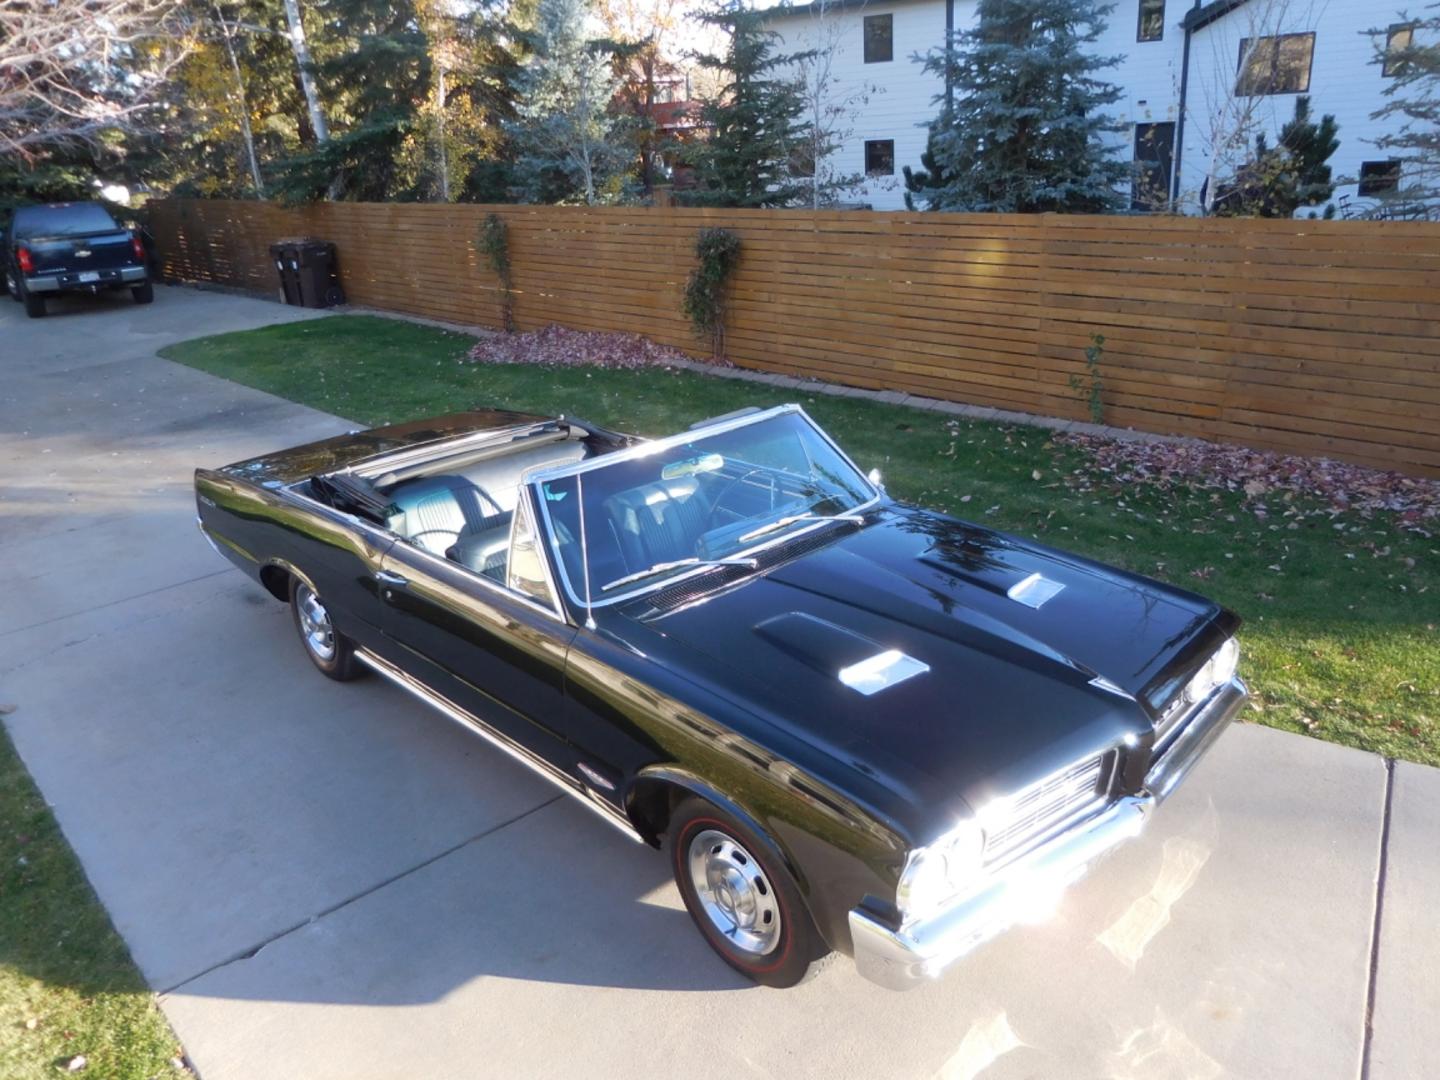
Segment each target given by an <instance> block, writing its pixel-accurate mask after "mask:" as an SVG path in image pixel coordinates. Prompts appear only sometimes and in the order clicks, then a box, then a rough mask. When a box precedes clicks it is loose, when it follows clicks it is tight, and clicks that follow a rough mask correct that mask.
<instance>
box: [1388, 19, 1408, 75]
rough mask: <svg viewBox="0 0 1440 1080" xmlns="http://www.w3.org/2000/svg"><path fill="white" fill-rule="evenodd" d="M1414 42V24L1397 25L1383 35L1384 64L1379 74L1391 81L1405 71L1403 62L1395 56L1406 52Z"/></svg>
mask: <svg viewBox="0 0 1440 1080" xmlns="http://www.w3.org/2000/svg"><path fill="white" fill-rule="evenodd" d="M1414 40H1415V24H1414V23H1399V24H1397V25H1395V26H1392V27H1390V29H1389V31H1388V32H1387V33H1386V34H1385V63H1384V65H1383V66H1382V67H1381V68H1380V74H1381V75H1383V76H1384V77H1385V78H1387V79H1393V78H1394V77H1395V76H1396V75H1401V74H1403V73H1404V71H1405V61H1404V60H1403V59H1401V57H1400V56H1397V55H1396V54H1397V53H1404V52H1406V51H1407V50H1408V49H1409V48H1410V46H1411V44H1412V43H1413V42H1414Z"/></svg>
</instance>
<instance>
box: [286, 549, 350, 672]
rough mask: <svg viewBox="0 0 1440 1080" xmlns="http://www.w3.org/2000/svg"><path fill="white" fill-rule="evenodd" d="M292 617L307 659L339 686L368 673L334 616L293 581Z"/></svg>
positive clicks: (311, 594)
mask: <svg viewBox="0 0 1440 1080" xmlns="http://www.w3.org/2000/svg"><path fill="white" fill-rule="evenodd" d="M290 613H291V614H292V615H293V616H294V618H295V630H296V631H297V632H298V633H299V635H300V643H301V644H302V645H304V646H305V655H306V656H308V657H310V662H311V663H313V664H314V665H315V666H316V667H317V668H319V669H320V670H321V671H322V672H323V673H324V674H326V675H328V676H329V677H330V678H332V679H334V680H336V681H337V682H349V681H350V680H351V679H355V678H359V677H360V676H361V675H362V674H364V671H365V669H364V668H363V667H361V666H360V663H359V662H358V661H357V660H356V659H355V646H354V645H353V644H352V643H351V641H350V639H349V638H347V637H346V636H345V635H344V634H342V633H340V631H339V630H336V629H335V627H334V626H333V625H331V623H330V612H328V611H327V610H326V609H325V605H324V604H323V603H321V601H320V597H318V596H317V595H315V593H314V592H313V591H312V590H311V588H310V586H309V585H306V584H305V583H304V582H303V581H301V580H300V579H299V578H297V577H294V576H293V575H292V576H291V578H290Z"/></svg>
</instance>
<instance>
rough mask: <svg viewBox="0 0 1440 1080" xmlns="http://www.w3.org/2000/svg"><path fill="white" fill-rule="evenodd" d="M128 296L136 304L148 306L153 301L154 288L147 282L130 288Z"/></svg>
mask: <svg viewBox="0 0 1440 1080" xmlns="http://www.w3.org/2000/svg"><path fill="white" fill-rule="evenodd" d="M130 295H131V296H133V297H134V298H135V302H136V303H137V304H148V303H150V302H151V301H152V300H154V299H155V286H154V285H153V284H151V283H150V282H148V281H147V282H145V283H144V284H143V285H134V286H131V288H130Z"/></svg>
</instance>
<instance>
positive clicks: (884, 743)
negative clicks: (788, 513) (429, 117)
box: [196, 411, 1238, 951]
mask: <svg viewBox="0 0 1440 1080" xmlns="http://www.w3.org/2000/svg"><path fill="white" fill-rule="evenodd" d="M552 422H554V420H553V418H549V417H540V416H534V415H529V414H520V413H509V412H499V411H490V412H475V413H462V414H456V415H453V416H449V417H441V418H437V419H433V420H426V421H421V422H417V423H414V424H406V425H396V426H392V427H388V428H382V429H376V430H373V431H369V432H359V433H353V434H351V435H346V436H340V437H338V438H335V439H330V440H325V441H322V442H320V443H314V444H309V445H307V446H302V447H297V448H295V449H293V450H290V451H285V452H282V453H278V454H272V455H268V456H266V457H262V458H257V459H254V460H252V461H248V462H241V463H238V464H236V465H232V466H228V467H226V468H224V469H220V470H214V471H212V470H203V469H202V470H197V473H196V486H197V494H198V500H199V511H200V518H201V522H202V525H203V527H204V528H205V529H206V531H207V533H208V534H209V535H210V536H211V537H212V539H214V540H216V541H217V542H218V544H219V547H220V549H221V550H222V551H223V552H224V553H225V554H227V555H228V556H229V557H230V558H231V559H232V561H234V562H236V563H237V565H240V566H241V567H242V568H243V569H245V570H246V571H247V572H249V573H250V574H251V575H252V576H254V577H256V578H257V579H259V580H261V581H262V582H263V583H265V584H266V585H267V587H269V588H270V589H271V591H272V592H274V593H275V595H277V597H279V596H282V594H283V588H282V587H281V584H282V582H283V575H279V574H278V572H279V571H282V570H283V571H288V572H291V573H295V574H297V575H300V576H301V577H302V579H303V580H307V581H309V582H310V583H311V584H312V585H313V587H315V588H316V590H317V591H318V592H319V593H320V595H322V596H324V597H326V599H327V604H328V605H329V607H330V610H331V614H332V618H333V619H334V621H335V623H336V625H337V627H338V628H339V629H340V630H342V631H343V632H344V633H345V634H347V635H348V636H350V637H352V638H353V639H355V640H356V641H357V643H359V644H360V645H362V646H364V647H365V648H367V649H369V650H371V651H372V652H374V653H375V654H376V655H378V656H380V657H382V658H383V659H384V660H386V661H388V662H389V663H391V664H393V665H395V666H396V667H397V668H399V669H401V670H403V671H405V672H407V673H408V674H410V675H411V676H413V677H414V678H416V679H418V680H419V681H420V682H422V683H424V684H426V685H427V686H429V687H430V688H431V689H433V690H434V691H436V692H437V693H439V694H440V695H442V696H443V697H444V698H446V699H447V700H449V701H451V702H454V703H455V704H457V705H459V706H461V707H462V708H463V709H464V710H465V711H467V712H470V713H473V714H474V715H475V716H476V717H478V718H479V719H480V720H481V721H483V722H484V723H486V724H488V725H490V726H491V727H493V728H494V729H495V730H497V731H499V732H501V733H502V734H503V735H504V736H505V737H506V738H508V739H510V740H513V741H514V742H515V743H517V744H519V745H521V746H523V747H524V748H526V749H527V750H528V751H529V752H531V753H532V754H534V755H535V756H537V757H539V758H541V759H543V760H544V761H545V762H548V763H549V764H550V765H551V766H553V767H554V768H555V769H557V770H559V771H561V772H563V773H565V774H566V775H567V776H568V777H570V778H571V779H572V780H573V781H574V783H575V784H576V785H583V787H584V788H585V794H586V795H587V796H588V797H590V798H591V799H592V800H593V801H595V802H603V803H605V804H606V805H609V806H611V807H612V808H613V809H614V811H615V813H616V816H617V817H622V818H624V819H625V820H628V821H629V822H630V823H631V824H633V827H634V829H635V831H636V832H637V833H638V834H639V835H640V836H641V837H642V838H644V839H646V840H649V841H651V842H656V841H657V840H658V836H657V833H658V832H659V831H660V830H662V829H663V821H664V816H665V813H666V812H667V810H668V802H667V800H668V798H669V796H668V794H667V791H668V789H669V788H675V789H683V790H688V791H691V792H694V793H696V794H700V795H702V796H703V797H705V798H708V799H710V800H711V801H714V802H716V803H718V804H720V805H722V806H724V807H725V808H726V809H728V810H730V811H731V812H733V813H735V814H737V815H739V816H740V817H742V818H743V819H745V820H747V821H748V822H750V823H751V824H752V826H753V828H754V829H755V831H757V832H758V833H759V834H760V835H762V836H763V837H765V838H767V839H768V840H769V841H771V842H772V843H773V844H774V847H775V853H776V854H777V855H778V856H779V857H780V858H781V859H782V860H783V861H784V862H785V864H786V865H787V867H788V868H790V870H791V871H792V872H793V873H794V875H795V877H796V879H797V882H798V883H799V885H800V889H801V893H802V895H803V896H804V897H805V899H806V902H807V904H808V905H809V907H810V910H811V913H812V915H813V917H814V919H815V922H816V925H817V928H818V929H819V930H820V932H821V934H822V935H823V937H824V938H825V940H826V941H827V942H828V943H829V944H830V945H831V946H832V947H834V948H836V949H839V950H841V951H849V949H850V940H849V928H848V925H847V915H848V912H849V911H850V909H851V908H854V907H856V906H857V905H863V906H864V907H866V908H867V909H868V910H870V911H872V912H876V913H880V914H881V915H888V916H890V917H894V916H895V908H894V896H895V886H896V882H897V881H898V878H899V875H900V872H901V870H902V869H903V865H904V859H905V855H906V852H907V850H908V849H909V848H911V847H913V846H917V845H920V844H924V843H927V842H928V841H930V840H932V839H933V838H934V837H935V836H937V835H939V834H941V833H943V832H944V831H945V830H946V829H947V828H948V827H950V826H952V825H953V824H954V823H955V822H956V821H957V820H959V819H960V818H961V817H962V816H964V815H967V814H968V813H969V812H970V811H972V810H973V809H974V808H975V807H976V806H977V805H980V804H983V802H984V801H985V800H986V799H987V798H989V797H990V796H992V795H996V794H1003V793H1006V792H1010V791H1014V790H1016V789H1018V788H1020V787H1023V786H1024V785H1025V784H1027V783H1029V782H1032V781H1034V780H1037V779H1040V778H1042V777H1044V776H1046V775H1049V774H1050V773H1052V772H1054V771H1055V770H1056V769H1059V768H1061V767H1063V766H1065V765H1067V764H1069V763H1072V762H1073V761H1075V760H1076V759H1078V758H1080V757H1082V756H1084V755H1086V754H1090V753H1099V752H1107V751H1108V752H1114V753H1116V754H1118V755H1119V763H1118V768H1117V769H1116V770H1115V773H1114V775H1113V778H1112V780H1111V784H1112V792H1111V794H1112V795H1117V796H1118V795H1122V794H1132V793H1135V792H1136V791H1138V790H1139V789H1140V788H1141V786H1142V785H1143V783H1144V777H1145V775H1146V772H1147V770H1148V767H1149V765H1150V764H1151V759H1150V748H1151V744H1152V742H1153V739H1154V730H1155V728H1154V724H1155V721H1156V718H1157V710H1158V705H1159V704H1160V703H1162V702H1164V701H1165V700H1168V698H1169V697H1171V696H1173V694H1174V692H1175V691H1176V689H1177V688H1178V687H1179V686H1181V685H1183V682H1184V680H1185V679H1187V678H1188V677H1189V674H1191V673H1193V671H1194V670H1195V669H1196V668H1197V667H1198V666H1199V665H1200V664H1201V663H1203V661H1204V659H1205V658H1206V657H1207V656H1208V655H1209V654H1210V653H1211V652H1212V651H1213V650H1214V649H1215V648H1216V647H1217V646H1218V645H1219V644H1220V642H1222V641H1223V640H1224V639H1225V638H1226V637H1227V636H1229V635H1230V634H1232V633H1233V632H1234V630H1235V628H1236V627H1237V625H1238V619H1237V618H1236V617H1235V616H1234V615H1233V614H1231V613H1230V612H1228V611H1225V610H1224V609H1222V608H1220V607H1218V606H1217V605H1215V604H1213V603H1211V602H1209V601H1207V600H1205V599H1203V598H1201V597H1198V596H1195V595H1193V594H1191V593H1188V592H1184V591H1182V590H1179V589H1175V588H1173V587H1170V586H1167V585H1164V584H1161V583H1159V582H1155V581H1152V580H1149V579H1146V578H1142V577H1139V576H1137V575H1133V574H1129V573H1126V572H1123V571H1120V570H1117V569H1115V568H1112V567H1107V566H1103V565H1101V564H1098V563H1095V562H1092V561H1090V560H1086V559H1083V558H1080V557H1077V556H1074V555H1071V554H1068V553H1063V552H1059V551H1055V550H1053V549H1050V548H1046V547H1044V546H1043V545H1039V544H1036V543H1034V542H1031V541H1026V540H1022V539H1020V538H1017V537H1013V536H1008V535H1005V534H1003V533H998V532H995V531H992V530H988V529H984V528H982V527H980V526H978V525H974V524H970V523H967V522H963V521H959V520H957V519H954V518H950V517H946V516H944V515H939V514H934V513H931V512H928V511H923V510H919V509H916V508H914V507H909V506H905V505H902V504H899V503H896V502H893V501H891V500H888V499H885V500H882V502H881V504H880V505H879V506H878V507H877V508H876V509H875V510H874V511H872V512H871V513H870V514H869V515H868V517H867V522H866V524H865V525H864V526H863V527H860V528H858V529H857V528H855V527H853V526H850V525H847V524H835V525H832V526H825V527H824V528H826V529H828V530H831V532H830V533H829V534H828V535H827V536H826V537H824V540H825V541H826V542H824V543H821V544H819V545H818V546H817V545H816V544H814V543H811V544H808V545H805V546H804V547H803V548H802V549H800V550H799V552H798V554H796V555H795V556H794V557H787V555H786V549H785V547H784V545H781V546H779V547H778V548H777V549H776V557H775V558H774V559H773V560H771V561H769V562H767V564H766V565H765V566H763V567H762V568H760V569H759V570H758V571H757V572H756V573H755V574H753V575H750V576H747V577H745V578H744V579H742V580H740V581H736V582H732V583H729V584H726V585H723V586H720V587H718V588H716V589H715V590H714V591H712V592H709V593H708V594H706V595H704V596H702V597H700V598H699V599H698V600H696V601H694V602H690V603H686V604H681V605H679V606H677V607H675V608H674V609H672V610H664V611H657V610H655V609H654V608H652V607H650V606H649V605H646V604H643V603H642V604H622V605H618V606H609V607H604V608H599V609H596V610H594V611H593V612H587V611H586V610H585V609H584V608H583V606H580V605H576V604H575V603H574V602H573V599H569V598H567V599H564V601H563V602H564V608H565V610H564V612H563V617H562V615H557V614H556V613H553V612H546V611H543V610H540V609H539V607H538V606H537V605H534V604H531V603H529V602H527V601H524V600H521V599H519V598H517V597H516V596H515V595H514V594H511V593H509V592H508V591H507V590H504V589H503V588H500V587H499V586H497V585H495V584H494V583H491V582H488V581H485V580H482V579H480V578H479V577H478V576H476V575H474V574H471V573H469V572H468V571H466V570H465V569H463V568H461V567H459V566H458V565H455V564H452V563H449V562H448V561H447V560H444V559H441V558H439V557H437V556H433V555H429V554H428V553H420V552H418V551H417V550H416V549H414V548H413V547H411V546H410V545H409V544H405V543H397V542H396V541H395V540H394V538H393V537H392V536H390V535H389V534H387V533H386V532H385V531H384V530H383V529H380V528H378V527H376V526H374V525H372V524H370V523H368V522H365V521H363V520H361V519H359V518H356V517H354V516H352V515H349V514H345V513H343V512H340V511H337V510H336V509H334V508H333V507H329V506H325V505H323V504H321V503H320V502H318V501H315V500H312V499H310V498H308V497H307V496H306V495H305V494H304V493H303V491H301V490H298V489H299V488H300V487H303V481H305V480H306V479H307V478H309V477H310V476H312V475H315V474H317V473H323V472H325V471H328V470H335V469H340V468H343V467H345V466H347V465H350V464H353V463H355V462H357V461H360V460H363V459H365V458H369V457H373V456H375V455H377V454H381V453H386V454H389V453H394V452H397V451H407V452H408V451H410V450H412V449H415V450H417V451H418V452H420V453H422V454H423V453H424V450H425V448H426V447H427V446H429V445H431V444H434V443H436V442H442V441H446V440H450V439H454V438H457V437H459V436H462V435H465V434H467V433H470V432H480V431H495V432H502V433H503V432H507V431H523V430H525V429H526V428H527V427H530V426H533V425H536V424H543V423H552ZM382 568H383V569H386V570H388V571H390V572H391V573H397V574H399V575H401V576H402V577H404V578H405V579H406V585H405V587H404V588H401V589H395V590H389V589H387V588H386V587H385V586H384V585H383V584H381V583H380V582H378V581H377V579H376V573H377V571H380V570H381V569H382ZM1035 569H1043V570H1044V572H1045V574H1046V576H1047V577H1051V578H1054V579H1056V580H1060V581H1061V582H1062V583H1063V584H1065V585H1066V586H1067V590H1066V592H1067V593H1069V594H1070V595H1069V596H1068V597H1067V596H1066V594H1064V593H1062V594H1061V597H1059V598H1057V599H1056V600H1054V601H1052V602H1051V603H1050V604H1047V605H1045V607H1044V608H1042V609H1039V610H1031V609H1028V608H1025V607H1023V605H1019V604H1017V603H1016V602H1015V601H1013V600H1010V599H1009V598H1008V597H1007V596H1006V595H1005V590H1004V588H1003V587H1001V586H1000V583H1001V582H1002V581H1004V580H1009V579H1013V577H1014V574H1015V572H1018V571H1020V570H1024V571H1026V572H1028V571H1031V570H1035ZM552 571H553V566H552ZM1002 571H1003V572H1002ZM1062 600H1063V602H1062ZM790 612H794V613H798V614H799V615H802V616H805V617H811V618H815V619H820V620H824V621H825V622H827V623H831V624H833V625H836V626H840V627H844V628H846V629H847V630H849V631H851V632H854V633H859V634H861V635H863V636H865V637H868V638H870V639H872V640H874V641H875V642H877V643H879V644H881V645H883V646H885V647H895V648H900V649H902V650H903V651H905V652H907V653H909V654H911V655H914V656H916V657H918V658H920V659H922V660H925V661H926V662H927V663H929V664H930V673H929V675H928V676H927V677H925V678H917V679H913V680H910V681H909V682H906V683H901V684H899V685H897V686H895V687H893V688H891V689H889V690H887V691H885V692H883V693H881V694H879V695H877V696H875V697H863V696H861V695H859V694H857V693H855V692H853V691H851V690H849V689H848V688H845V687H843V686H842V685H841V684H840V683H839V682H838V681H837V680H836V679H835V677H834V673H833V668H829V667H828V666H827V664H826V663H825V662H824V657H813V656H812V657H797V656H795V655H792V654H789V653H787V652H786V651H785V649H784V648H781V647H779V646H777V645H776V643H775V642H774V640H772V639H771V638H769V637H767V635H766V634H764V633H763V632H759V631H757V627H762V625H763V624H764V622H765V621H766V620H767V619H769V618H772V617H774V616H775V615H777V614H778V613H790ZM587 616H590V617H593V625H587V622H588V619H587ZM1097 674H1100V675H1103V676H1104V677H1105V678H1107V679H1109V680H1110V681H1111V682H1113V683H1116V684H1118V689H1119V690H1120V691H1122V692H1123V693H1117V692H1115V690H1112V689H1105V688H1103V687H1101V686H1097V685H1095V684H1094V682H1093V681H1092V680H1093V679H1094V677H1095V676H1096V675H1097ZM582 764H583V765H584V766H586V769H588V770H589V773H588V775H587V774H586V771H584V770H582V769H581V765H582Z"/></svg>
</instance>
